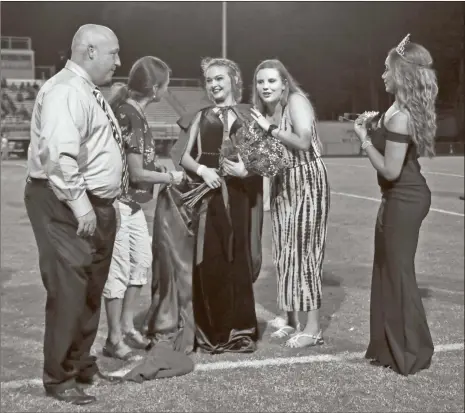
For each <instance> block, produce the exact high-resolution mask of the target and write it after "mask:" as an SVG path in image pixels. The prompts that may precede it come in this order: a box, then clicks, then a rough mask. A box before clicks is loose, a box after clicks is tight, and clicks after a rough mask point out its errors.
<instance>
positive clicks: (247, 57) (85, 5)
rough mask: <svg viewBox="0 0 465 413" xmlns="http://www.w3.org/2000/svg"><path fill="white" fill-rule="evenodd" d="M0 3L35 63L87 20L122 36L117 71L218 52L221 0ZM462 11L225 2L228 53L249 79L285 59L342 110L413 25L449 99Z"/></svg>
mask: <svg viewBox="0 0 465 413" xmlns="http://www.w3.org/2000/svg"><path fill="white" fill-rule="evenodd" d="M1 12H2V13H1V18H2V21H1V23H2V25H1V34H2V35H4V36H29V37H31V38H32V45H33V49H34V50H35V51H36V64H37V65H50V64H55V62H56V60H57V53H58V51H59V50H64V49H67V48H68V47H69V45H70V43H71V39H72V37H73V34H74V33H75V31H76V29H77V28H78V27H79V26H80V25H81V24H85V23H99V24H104V25H107V26H109V27H110V28H112V29H113V30H114V31H115V33H116V34H117V36H118V37H119V40H120V48H121V53H120V57H121V60H122V67H121V68H120V69H119V70H118V71H117V73H116V76H126V75H127V73H128V71H129V68H130V67H131V64H132V63H133V62H134V61H135V60H136V59H137V58H138V57H141V56H143V55H149V54H151V55H156V56H158V57H160V58H162V59H164V60H165V61H166V62H167V63H168V64H169V65H170V66H171V68H172V70H173V76H174V77H195V78H199V77H200V74H201V73H200V68H199V63H200V58H201V57H203V56H217V55H220V53H221V3H220V2H2V4H1ZM463 14H464V5H463V3H462V2H228V57H229V58H231V59H233V60H235V61H237V62H238V63H239V65H240V67H241V69H242V71H243V75H244V80H245V81H244V84H245V85H247V86H248V85H250V83H251V78H252V74H253V70H254V69H255V67H256V65H257V64H258V63H259V62H260V61H261V60H263V59H266V58H272V57H277V58H279V59H281V60H282V61H283V62H284V64H285V65H287V66H288V68H289V70H290V71H291V73H292V74H293V75H294V76H295V78H296V79H297V80H298V81H299V82H300V83H301V84H302V86H303V88H304V89H305V90H306V91H307V92H308V93H309V94H310V96H311V97H312V99H313V100H314V102H315V103H316V105H317V110H318V108H320V109H321V110H323V108H324V109H325V111H326V112H327V110H328V108H329V107H331V108H332V109H331V111H332V110H334V111H336V112H337V111H341V110H340V109H339V107H335V106H340V107H341V108H342V107H344V106H347V102H346V100H347V99H348V97H347V96H348V95H349V94H350V93H353V91H354V90H356V91H358V93H360V96H361V100H362V101H363V103H365V102H364V99H365V100H366V99H367V96H365V95H366V93H365V95H364V94H363V93H362V92H361V91H362V90H364V89H367V88H366V87H364V85H365V86H366V83H367V80H366V78H367V76H369V75H367V73H368V71H369V73H370V74H371V75H372V76H373V77H374V78H375V79H376V86H377V87H379V88H381V86H382V84H381V80H380V76H381V72H382V70H383V64H384V59H385V56H386V54H387V52H388V50H389V49H390V48H391V47H394V46H396V45H397V43H398V42H399V41H400V40H401V39H402V38H403V37H404V36H405V35H406V34H407V33H412V40H413V41H416V42H418V43H422V44H423V45H425V46H426V47H427V48H428V49H430V51H431V52H432V54H433V57H434V58H435V60H436V68H437V69H438V73H439V78H440V81H441V83H440V84H441V86H442V88H441V91H442V95H443V99H445V100H447V99H448V96H449V95H450V94H453V91H454V90H456V88H457V82H458V81H457V73H458V72H457V70H456V64H457V62H458V59H459V56H460V47H461V46H460V43H461V42H462V41H463V36H464V35H463V33H464V32H463V25H464V15H463ZM370 59H371V61H372V67H371V69H369V60H370ZM456 72H457V73H456ZM246 94H247V91H246ZM336 95H337V97H335V96H336ZM346 95H347V96H346Z"/></svg>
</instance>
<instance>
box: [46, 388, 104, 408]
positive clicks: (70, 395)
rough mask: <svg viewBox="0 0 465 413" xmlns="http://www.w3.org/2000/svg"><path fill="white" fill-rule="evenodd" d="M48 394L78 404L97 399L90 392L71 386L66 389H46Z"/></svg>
mask: <svg viewBox="0 0 465 413" xmlns="http://www.w3.org/2000/svg"><path fill="white" fill-rule="evenodd" d="M45 392H46V394H47V396H49V397H53V398H54V399H57V400H60V401H61V402H66V403H71V404H76V405H78V406H82V405H85V404H90V403H94V402H95V401H97V399H96V398H95V397H94V396H91V395H90V394H86V393H85V392H84V391H83V390H82V389H80V388H79V387H70V388H69V389H65V390H46V391H45Z"/></svg>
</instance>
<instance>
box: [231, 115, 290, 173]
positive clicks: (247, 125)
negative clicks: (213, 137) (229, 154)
mask: <svg viewBox="0 0 465 413" xmlns="http://www.w3.org/2000/svg"><path fill="white" fill-rule="evenodd" d="M236 138H237V142H238V144H237V149H238V151H239V154H240V155H241V158H242V161H243V162H244V165H245V167H246V169H247V170H248V171H249V172H253V173H255V174H257V175H260V176H265V177H268V178H271V177H273V176H275V175H276V174H278V173H279V172H280V171H281V170H283V169H284V168H286V167H288V161H287V160H286V157H285V148H284V145H283V144H282V143H281V142H280V141H279V139H277V138H275V137H274V136H271V135H268V133H267V132H265V131H264V130H263V129H262V128H260V126H258V124H257V123H256V122H255V121H249V120H245V121H244V123H243V126H242V127H241V128H240V129H239V130H238V131H237V133H236Z"/></svg>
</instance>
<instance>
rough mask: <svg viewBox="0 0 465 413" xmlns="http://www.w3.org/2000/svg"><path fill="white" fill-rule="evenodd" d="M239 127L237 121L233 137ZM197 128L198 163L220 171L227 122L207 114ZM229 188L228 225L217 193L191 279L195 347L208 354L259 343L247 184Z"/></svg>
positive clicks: (235, 181) (231, 180)
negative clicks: (198, 144) (200, 149)
mask: <svg viewBox="0 0 465 413" xmlns="http://www.w3.org/2000/svg"><path fill="white" fill-rule="evenodd" d="M239 126H240V121H239V120H238V119H237V120H236V121H235V122H234V124H233V125H232V127H231V131H230V133H231V134H233V133H234V132H235V131H237V129H238V128H239ZM199 129H200V139H201V148H202V153H201V154H200V159H199V163H200V164H203V165H205V166H207V167H210V168H218V167H219V151H220V147H221V145H222V141H223V123H222V121H221V120H220V118H219V117H218V115H217V114H216V113H215V112H214V111H213V110H212V109H207V110H205V111H203V112H202V115H201V118H200V125H199ZM194 156H195V154H194ZM226 185H227V189H228V195H229V210H230V220H229V219H228V216H227V209H226V206H225V202H224V199H223V195H222V193H221V190H220V189H217V190H214V191H213V192H212V194H211V195H210V200H209V202H208V210H207V214H206V221H205V238H204V248H203V260H202V262H201V263H200V264H199V265H196V267H195V269H194V278H193V305H194V318H195V323H196V327H197V328H196V342H197V345H198V346H199V347H200V348H201V349H202V350H204V351H206V352H209V353H222V352H225V351H230V352H250V351H254V350H255V341H256V340H257V338H258V332H257V318H256V314H255V301H254V293H253V269H252V259H251V253H250V238H249V219H250V204H249V192H248V179H247V178H246V179H241V178H235V177H227V178H226ZM231 236H232V245H230V244H229V242H230V239H231V238H230V237H231ZM231 247H232V248H231ZM230 248H231V249H230Z"/></svg>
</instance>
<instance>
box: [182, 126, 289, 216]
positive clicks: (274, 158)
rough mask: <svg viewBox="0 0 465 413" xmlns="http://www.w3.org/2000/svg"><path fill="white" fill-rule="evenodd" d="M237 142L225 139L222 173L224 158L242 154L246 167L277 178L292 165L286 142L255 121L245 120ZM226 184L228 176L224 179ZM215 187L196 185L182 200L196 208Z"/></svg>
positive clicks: (257, 172)
mask: <svg viewBox="0 0 465 413" xmlns="http://www.w3.org/2000/svg"><path fill="white" fill-rule="evenodd" d="M234 141H235V142H237V143H236V144H234V142H233V140H231V139H225V140H224V142H223V144H222V146H221V148H220V162H219V164H220V168H219V170H218V175H220V176H221V177H223V178H224V177H225V173H224V172H223V168H222V163H223V160H224V159H229V160H231V161H233V162H237V161H238V160H239V157H238V155H240V157H241V159H242V161H243V162H244V165H245V168H246V169H247V170H248V171H249V172H252V173H255V174H257V175H261V176H266V177H273V176H275V175H276V174H277V173H278V172H280V171H281V170H282V169H284V168H286V167H287V166H288V162H287V161H286V159H285V156H284V151H285V149H284V145H283V144H282V143H281V142H280V141H279V140H278V139H276V138H275V137H273V136H269V135H268V134H267V133H266V132H265V131H263V129H261V128H260V126H258V124H257V123H256V122H255V121H250V120H244V121H243V125H242V126H241V128H240V129H239V130H238V131H237V132H236V134H235V137H234ZM223 183H224V179H223ZM210 190H211V188H210V187H209V186H208V185H207V184H206V183H202V184H200V185H198V186H197V187H196V188H194V189H192V190H190V191H188V192H185V193H184V194H183V195H182V199H183V201H184V203H185V205H186V206H188V207H193V206H195V205H196V204H197V202H198V201H200V200H201V199H202V198H203V196H204V195H206V194H207V193H208V192H209V191H210Z"/></svg>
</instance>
